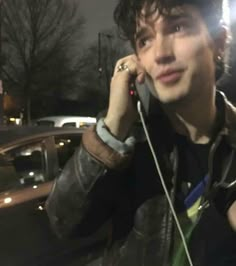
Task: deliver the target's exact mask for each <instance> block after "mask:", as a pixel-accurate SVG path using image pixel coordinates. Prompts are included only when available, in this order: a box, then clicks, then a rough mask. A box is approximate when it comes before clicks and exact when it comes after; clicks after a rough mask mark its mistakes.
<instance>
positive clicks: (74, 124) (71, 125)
mask: <svg viewBox="0 0 236 266" xmlns="http://www.w3.org/2000/svg"><path fill="white" fill-rule="evenodd" d="M63 127H76V123H75V122H68V123H64V124H63Z"/></svg>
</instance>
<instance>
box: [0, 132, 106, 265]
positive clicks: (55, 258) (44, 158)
mask: <svg viewBox="0 0 236 266" xmlns="http://www.w3.org/2000/svg"><path fill="white" fill-rule="evenodd" d="M83 131H84V130H83V129H78V128H52V127H51V128H50V127H16V128H15V127H10V128H0V237H1V241H0V250H1V251H0V264H1V265H3V266H47V265H48V266H49V265H50V266H52V265H57V266H68V265H71V266H72V265H79V266H82V265H84V264H83V259H84V258H87V257H86V256H90V255H89V254H88V251H91V250H92V249H93V248H96V245H98V246H100V243H92V245H91V243H90V241H89V240H88V239H85V240H83V241H81V239H76V238H75V239H73V240H70V239H67V240H62V239H58V238H57V237H56V236H55V235H54V233H53V232H52V230H51V228H50V225H49V220H48V217H47V215H46V212H45V210H44V203H45V200H46V198H47V196H48V194H49V192H50V190H51V188H52V184H53V180H54V178H55V177H56V176H57V175H58V174H59V173H60V171H61V170H62V168H63V166H64V165H65V163H66V161H67V160H68V158H69V157H70V156H71V155H72V154H73V152H74V150H75V149H76V147H77V146H78V145H79V144H80V141H81V134H82V133H83ZM102 242H103V240H102V237H101V243H102ZM88 243H89V244H88Z"/></svg>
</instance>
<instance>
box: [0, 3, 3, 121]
mask: <svg viewBox="0 0 236 266" xmlns="http://www.w3.org/2000/svg"><path fill="white" fill-rule="evenodd" d="M2 61H3V57H2V1H1V0H0V125H3V85H2V64H3V62H2Z"/></svg>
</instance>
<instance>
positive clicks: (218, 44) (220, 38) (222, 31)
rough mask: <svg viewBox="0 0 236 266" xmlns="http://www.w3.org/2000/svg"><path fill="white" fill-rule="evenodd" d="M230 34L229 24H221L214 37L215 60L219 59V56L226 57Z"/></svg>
mask: <svg viewBox="0 0 236 266" xmlns="http://www.w3.org/2000/svg"><path fill="white" fill-rule="evenodd" d="M228 36H229V30H228V28H227V26H225V25H220V26H219V30H218V32H217V34H216V36H215V38H214V52H215V60H216V61H217V60H218V59H219V58H222V59H223V58H224V53H225V50H226V48H227V39H228Z"/></svg>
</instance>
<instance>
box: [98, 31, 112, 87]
mask: <svg viewBox="0 0 236 266" xmlns="http://www.w3.org/2000/svg"><path fill="white" fill-rule="evenodd" d="M102 37H104V38H107V39H108V41H109V50H110V52H111V49H112V43H111V39H112V38H113V35H111V34H107V33H103V32H99V33H98V72H99V78H100V81H101V78H102V73H103V66H102ZM105 75H106V82H107V86H108V82H109V81H108V80H109V74H108V73H107V71H106V72H105Z"/></svg>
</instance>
